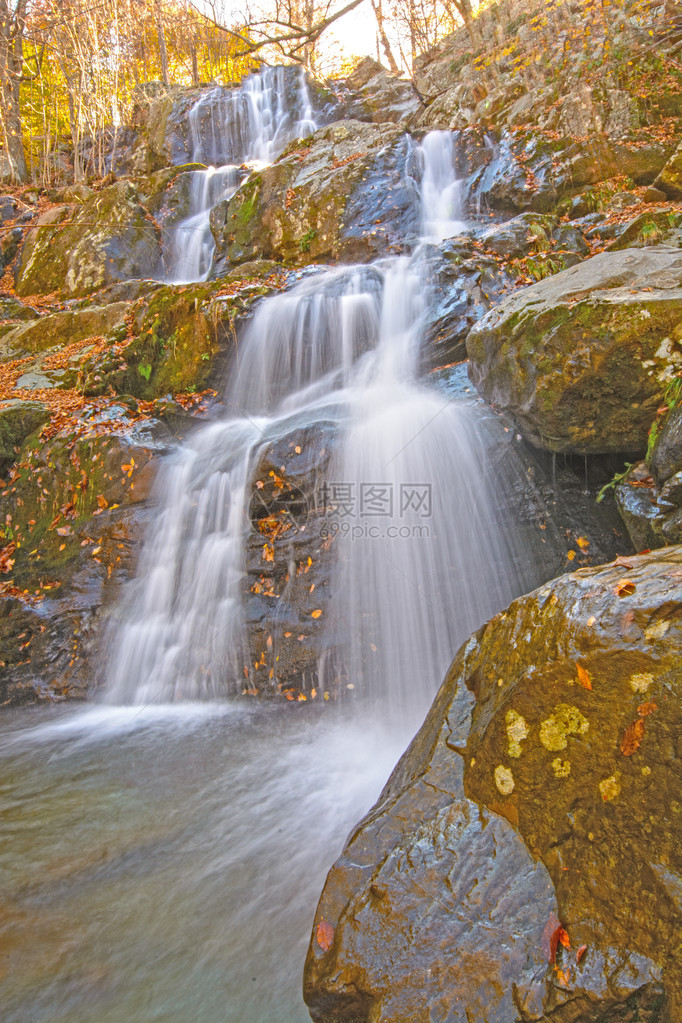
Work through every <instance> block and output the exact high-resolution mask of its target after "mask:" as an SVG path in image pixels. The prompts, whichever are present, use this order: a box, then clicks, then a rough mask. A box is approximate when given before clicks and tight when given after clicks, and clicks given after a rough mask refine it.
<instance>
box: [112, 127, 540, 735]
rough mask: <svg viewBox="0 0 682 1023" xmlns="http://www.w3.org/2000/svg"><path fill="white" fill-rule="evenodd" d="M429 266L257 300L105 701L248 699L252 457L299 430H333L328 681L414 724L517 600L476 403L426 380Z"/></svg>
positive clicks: (196, 445)
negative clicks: (494, 619)
mask: <svg viewBox="0 0 682 1023" xmlns="http://www.w3.org/2000/svg"><path fill="white" fill-rule="evenodd" d="M444 134H445V133H442V132H435V133H432V135H431V136H427V137H426V139H425V140H424V144H423V146H422V150H421V154H420V156H421V161H422V164H423V176H422V181H423V182H426V183H427V184H428V187H427V188H426V189H425V191H424V192H423V193H422V219H423V222H424V223H435V222H436V220H438V218H439V217H440V216H441V212H440V211H441V210H442V208H443V207H442V202H441V198H442V197H441V196H440V195H439V194H436V192H435V186H434V181H436V180H441V181H443V182H444V185H443V187H444V188H445V189H446V190H452V187H451V179H453V178H454V168H453V162H452V159H450V171H449V175H447V174H446V173H445V171H444V169H443V162H444V159H445V158H444V152H445V151H446V149H445V148H444V146H443V139H442V136H443V135H444ZM434 163H435V164H436V165H437V167H436V169H434V166H433V165H434ZM438 222H439V223H440V225H441V230H443V229H444V222H443V221H442V219H441V220H439V221H438ZM452 223H453V224H454V223H455V222H454V221H453V222H452ZM426 267H427V264H426V263H425V262H424V261H422V258H421V252H420V250H418V251H417V252H416V253H415V254H414V255H413V256H412V257H407V256H405V257H400V258H391V259H386V260H383V261H379V262H377V263H375V264H374V265H372V266H368V267H362V266H361V267H341V268H339V269H336V270H330V271H327V272H322V273H318V274H316V275H313V276H311V277H309V278H307V279H305V280H304V281H302V282H301V283H300V284H298V285H297V286H296V287H294V288H292V289H291V290H289V291H287V292H285V293H284V294H281V295H277V296H274V297H272V298H269V299H266V300H265V301H263V302H262V303H261V304H260V306H259V307H258V309H257V311H256V313H255V315H254V317H253V320H252V322H251V324H250V326H249V328H248V330H247V331H246V333H245V336H244V337H243V338H242V339H241V340H240V343H239V360H238V364H237V366H236V367H235V368H233V371H232V381H231V383H230V385H229V386H228V388H227V393H226V397H225V405H226V416H225V417H224V418H223V419H222V420H220V421H218V422H216V423H213V424H211V425H210V426H207V427H205V428H204V429H202V430H199V431H198V432H197V433H196V434H195V435H194V436H193V437H192V438H191V439H190V441H189V442H188V443H186V444H185V445H184V446H183V447H182V448H181V449H180V450H179V451H178V452H177V454H176V455H175V456H174V457H173V458H172V459H171V462H170V464H169V466H168V467H167V468H166V470H165V471H164V473H163V474H162V476H161V478H160V480H159V486H158V491H157V500H158V503H159V509H158V516H157V520H156V525H155V529H154V532H153V535H152V536H151V537H150V538H149V540H148V541H147V543H146V544H145V547H144V550H143V554H142V558H141V564H140V570H139V573H138V578H137V581H136V582H135V584H134V586H133V587H132V590H131V594H130V597H129V602H128V604H127V606H126V608H125V611H124V621H123V622H122V624H121V625H120V626H118V627H117V629H116V631H115V632H114V635H113V636H112V638H111V644H110V645H111V649H112V654H111V661H110V669H109V673H108V678H107V682H106V686H105V698H106V699H108V700H109V701H110V702H112V703H120V702H124V703H129V702H132V703H138V704H146V703H148V702H149V701H151V700H155V699H160V700H163V701H168V700H174V699H175V700H177V699H180V700H184V699H205V698H218V697H220V696H221V695H223V696H224V695H232V694H238V693H240V692H241V689H242V687H243V679H244V676H245V666H248V661H249V657H248V642H247V638H246V636H245V633H244V628H245V626H244V608H243V589H244V587H243V577H244V571H245V557H246V544H247V539H248V534H249V529H250V526H251V523H250V519H249V512H248V509H249V503H250V499H251V493H252V477H253V472H254V468H255V466H256V465H257V463H258V455H259V452H260V451H261V450H262V449H263V448H264V447H265V445H266V444H268V443H270V442H272V441H273V440H274V439H276V438H277V437H281V436H284V435H286V434H287V433H288V432H289V431H290V430H291V428H292V423H294V422H296V423H305V424H306V425H311V424H314V423H315V422H316V421H320V420H322V419H324V420H325V421H326V422H329V421H330V420H331V421H333V422H335V423H336V424H337V429H338V432H339V434H340V443H339V445H338V455H337V457H336V459H335V461H334V464H333V468H332V475H333V478H332V479H330V480H327V481H326V484H327V487H326V490H327V493H328V494H329V495H330V503H329V507H328V508H325V515H324V518H323V519H322V520H321V521H318V523H317V528H318V529H319V528H324V529H325V530H326V535H331V536H332V538H333V542H334V543H335V550H336V553H337V561H336V568H335V572H336V576H335V578H334V579H333V580H332V583H331V586H330V588H331V591H332V594H333V600H332V605H331V608H330V611H329V619H330V629H329V640H328V644H327V646H326V648H324V649H322V650H321V651H320V666H319V670H318V675H319V681H320V684H321V685H322V687H323V688H324V685H325V680H326V678H327V677H328V676H329V674H333V677H343V678H346V679H347V680H348V684H349V685H351V686H352V687H354V688H355V690H356V696H358V697H360V698H362V697H364V698H365V699H369V700H371V701H372V702H375V703H377V704H379V705H380V706H381V707H382V712H383V713H384V714H396V715H397V716H399V717H400V718H401V719H404V717H405V715H408V716H409V717H411V718H412V720H413V721H415V723H416V722H417V720H418V717H419V715H420V714H423V713H424V712H425V710H426V709H427V707H428V704H429V702H430V700H431V698H432V697H433V694H434V693H435V691H436V688H437V686H438V684H439V683H440V681H441V680H442V678H443V675H444V673H445V671H446V669H447V666H448V664H449V662H450V660H451V658H452V656H453V654H454V652H455V650H456V649H457V646H458V645H459V643H460V642H461V641H462V640H463V639H464V638H465V637H466V636H467V635H468V633H469V632H470V631H471V630H472V629H474V628H476V627H477V626H478V625H480V624H481V622H482V621H484V620H485V619H486V618H487V617H489V616H490V615H491V614H493V613H494V612H495V611H497V610H498V609H499V608H500V607H502V606H503V605H504V604H505V603H506V602H507V601H508V600H509V599H510V598H511V597H512V596H513V595H514V594H515V593H517V592H519V591H520V590H521V589H523V586H524V583H525V582H526V581H527V580H526V578H525V577H524V570H523V567H522V566H523V563H524V554H523V549H522V545H521V544H520V542H517V541H515V539H514V535H513V530H511V531H510V530H509V529H507V530H506V531H505V534H504V536H505V539H504V541H503V540H502V539H501V536H502V534H501V531H500V529H499V528H498V526H499V524H498V521H497V519H498V516H497V514H496V511H495V507H496V491H498V492H499V491H500V490H501V489H503V488H504V486H505V480H504V479H503V478H502V475H501V473H500V471H499V470H498V474H497V477H496V479H495V480H494V481H492V480H491V479H490V478H489V467H488V466H487V456H486V452H485V449H484V447H483V445H482V444H481V443H480V441H479V440H478V438H477V411H476V410H475V409H474V408H472V407H471V405H470V404H468V403H462V402H455V401H452V400H449V399H447V398H445V397H444V396H443V395H441V394H440V393H439V392H437V391H435V390H433V389H432V388H429V387H428V386H427V385H425V384H424V383H423V382H422V381H420V380H419V379H418V364H419V349H420V344H421V340H422V335H423V317H424V305H423V303H424V295H425V294H427V291H428V288H427V283H428V282H427V281H426V279H425V275H426V272H427V271H426ZM509 471H510V472H513V466H510V467H509ZM335 494H336V495H337V496H338V495H340V494H343V495H345V497H346V500H345V501H344V502H343V507H342V505H341V502H339V501H335V500H334V495H335ZM339 634H341V635H344V634H345V636H346V637H347V638H346V639H345V640H342V641H341V642H339V641H338V636H339ZM332 636H335V637H337V638H336V639H334V638H332ZM276 672H277V668H276V667H275V670H274V677H273V679H272V685H273V688H274V687H275V686H276V685H277V682H278V678H277V674H276Z"/></svg>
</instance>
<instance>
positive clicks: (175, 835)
mask: <svg viewBox="0 0 682 1023" xmlns="http://www.w3.org/2000/svg"><path fill="white" fill-rule="evenodd" d="M288 710H291V713H286V711H288ZM325 710H326V711H327V713H322V712H320V711H317V712H311V711H310V710H309V709H307V708H299V707H294V708H286V709H285V712H284V713H282V710H281V709H280V710H279V712H275V713H271V712H269V711H263V710H251V709H250V708H243V707H241V706H240V707H235V706H233V705H230V704H222V705H221V704H208V703H204V704H193V705H189V704H188V705H183V704H175V705H173V706H172V707H156V708H150V707H147V708H142V709H141V708H140V707H126V708H114V707H107V708H102V707H95V708H87V709H79V710H76V711H74V710H73V709H72V708H71V709H66V710H65V709H63V708H59V709H58V710H55V709H54V708H33V709H29V710H23V711H21V712H9V713H7V714H5V716H4V717H3V719H2V721H1V722H0V777H1V778H2V783H1V786H0V822H1V824H0V827H1V833H2V844H1V846H0V1005H2V1013H1V1018H2V1020H3V1023H29V1021H30V1023H48V1021H49V1023H122V1021H130V1023H148V1021H149V1023H151V1021H164V1023H213V1021H216V1023H217V1021H220V1023H232V1021H233V1023H238V1021H239V1023H298V1021H301V1023H303V1021H305V1020H308V1019H309V1016H308V1014H307V1011H306V1009H305V1006H304V1005H303V1001H302V998H301V993H300V991H301V975H302V968H303V961H304V958H305V953H306V948H307V943H308V938H309V935H310V929H311V925H312V921H313V916H314V912H315V906H316V902H317V898H318V896H319V893H320V891H321V888H322V884H323V881H324V877H325V875H326V872H327V870H328V868H329V866H330V865H331V863H332V861H333V860H334V858H335V857H336V855H337V854H338V853H339V851H340V849H341V846H342V844H343V841H344V839H345V837H346V834H347V832H348V831H349V830H350V828H351V826H352V825H353V823H354V822H355V821H357V819H358V817H359V816H360V815H361V814H362V813H363V812H364V811H365V810H366V809H368V808H369V806H370V805H371V804H372V802H373V801H374V799H375V798H376V796H377V795H378V794H379V791H380V789H381V787H382V785H383V784H384V782H385V780H386V778H387V777H388V774H389V773H390V770H391V768H392V766H393V765H394V763H395V761H396V759H397V757H398V756H399V754H400V752H401V750H402V749H403V747H404V745H405V744H406V741H407V736H405V735H401V736H398V735H395V734H394V735H393V736H387V735H385V734H382V733H381V732H380V731H379V730H378V729H375V728H372V727H371V726H369V725H363V724H359V723H357V722H353V721H350V720H347V719H346V720H344V719H343V717H342V716H341V715H340V714H338V713H336V710H335V709H330V708H325Z"/></svg>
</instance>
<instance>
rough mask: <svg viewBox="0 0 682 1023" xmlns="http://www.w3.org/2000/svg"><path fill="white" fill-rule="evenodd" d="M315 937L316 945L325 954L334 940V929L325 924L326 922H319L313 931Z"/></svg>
mask: <svg viewBox="0 0 682 1023" xmlns="http://www.w3.org/2000/svg"><path fill="white" fill-rule="evenodd" d="M315 937H316V938H317V944H318V945H319V946H320V948H321V949H322V951H323V952H326V951H327V950H328V949H330V948H331V947H332V942H333V940H334V928H333V927H332V925H331V924H329V923H327V921H326V920H324V919H322V920H320V922H319V924H318V925H317V930H316V931H315Z"/></svg>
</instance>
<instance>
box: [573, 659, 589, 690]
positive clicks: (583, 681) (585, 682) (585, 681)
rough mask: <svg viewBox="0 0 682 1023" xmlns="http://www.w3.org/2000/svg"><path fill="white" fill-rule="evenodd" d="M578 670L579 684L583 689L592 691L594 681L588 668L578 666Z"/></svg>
mask: <svg viewBox="0 0 682 1023" xmlns="http://www.w3.org/2000/svg"><path fill="white" fill-rule="evenodd" d="M576 670H577V672H578V682H579V683H580V685H581V686H582V687H583V689H590V690H591V689H592V681H591V679H590V673H589V671H588V670H587V668H583V666H582V664H576Z"/></svg>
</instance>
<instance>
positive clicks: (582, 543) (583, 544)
mask: <svg viewBox="0 0 682 1023" xmlns="http://www.w3.org/2000/svg"><path fill="white" fill-rule="evenodd" d="M576 543H577V545H578V547H579V548H580V550H581V551H586V550H587V548H588V547H589V546H590V541H589V540H588V539H587V537H586V536H579V537H578V539H577V540H576Z"/></svg>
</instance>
